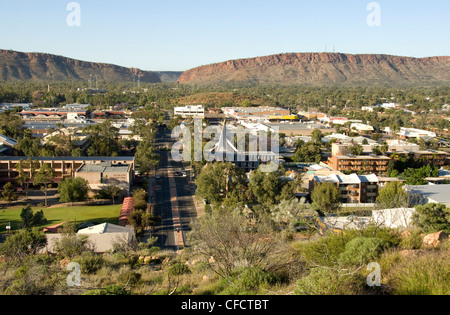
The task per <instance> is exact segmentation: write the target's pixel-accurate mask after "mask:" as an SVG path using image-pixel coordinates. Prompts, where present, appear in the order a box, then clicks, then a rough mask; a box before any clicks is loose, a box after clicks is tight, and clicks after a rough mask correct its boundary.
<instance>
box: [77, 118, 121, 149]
mask: <svg viewBox="0 0 450 315" xmlns="http://www.w3.org/2000/svg"><path fill="white" fill-rule="evenodd" d="M84 132H85V133H86V134H88V135H89V136H90V139H91V145H90V147H89V149H88V151H87V152H88V155H89V156H117V154H118V152H119V144H118V138H119V129H117V128H115V127H114V126H113V125H112V123H111V121H110V120H107V121H105V122H104V123H102V124H97V125H93V126H89V127H87V128H86V129H85V130H84Z"/></svg>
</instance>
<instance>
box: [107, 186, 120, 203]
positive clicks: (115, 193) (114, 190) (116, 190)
mask: <svg viewBox="0 0 450 315" xmlns="http://www.w3.org/2000/svg"><path fill="white" fill-rule="evenodd" d="M105 192H106V194H107V195H108V196H110V197H111V199H112V200H113V204H116V198H117V197H119V196H120V192H121V189H120V187H119V186H117V185H109V186H108V187H106V189H105Z"/></svg>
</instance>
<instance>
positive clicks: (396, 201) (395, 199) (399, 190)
mask: <svg viewBox="0 0 450 315" xmlns="http://www.w3.org/2000/svg"><path fill="white" fill-rule="evenodd" d="M409 204H410V196H409V193H408V192H407V191H405V190H404V189H403V184H402V183H401V182H391V183H388V184H387V185H386V186H384V187H383V188H381V189H380V191H379V193H378V197H377V200H376V208H377V209H396V208H408V207H409Z"/></svg>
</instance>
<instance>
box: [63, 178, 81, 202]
mask: <svg viewBox="0 0 450 315" xmlns="http://www.w3.org/2000/svg"><path fill="white" fill-rule="evenodd" d="M88 193H89V184H88V182H87V181H86V180H85V179H83V178H80V177H77V178H66V179H65V180H63V181H62V182H60V183H59V185H58V194H59V200H60V201H61V202H71V203H73V202H81V201H85V200H86V199H87V198H88Z"/></svg>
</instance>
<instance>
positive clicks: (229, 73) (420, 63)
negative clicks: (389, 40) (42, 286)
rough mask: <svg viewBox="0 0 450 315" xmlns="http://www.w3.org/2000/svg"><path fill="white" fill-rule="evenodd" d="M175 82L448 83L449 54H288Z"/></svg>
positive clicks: (192, 73)
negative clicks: (426, 55) (427, 55)
mask: <svg viewBox="0 0 450 315" xmlns="http://www.w3.org/2000/svg"><path fill="white" fill-rule="evenodd" d="M178 83H182V84H198V85H211V84H223V83H257V84H305V85H370V84H377V85H379V84H383V85H395V84H411V85H413V84H414V85H415V84H422V85H423V84H450V56H442V57H428V58H412V57H401V56H391V55H376V54H364V55H351V54H341V53H287V54H278V55H271V56H264V57H256V58H249V59H238V60H230V61H226V62H222V63H216V64H211V65H206V66H201V67H197V68H194V69H191V70H188V71H185V72H184V73H183V74H182V75H181V76H180V78H179V79H178Z"/></svg>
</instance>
